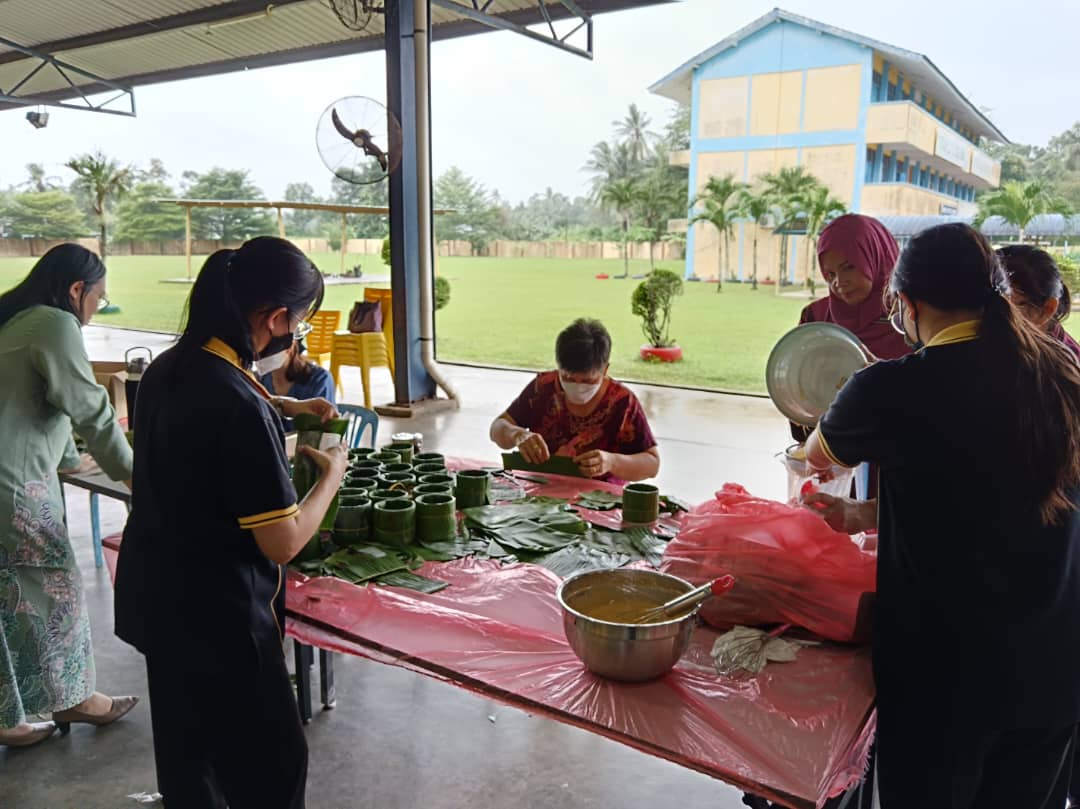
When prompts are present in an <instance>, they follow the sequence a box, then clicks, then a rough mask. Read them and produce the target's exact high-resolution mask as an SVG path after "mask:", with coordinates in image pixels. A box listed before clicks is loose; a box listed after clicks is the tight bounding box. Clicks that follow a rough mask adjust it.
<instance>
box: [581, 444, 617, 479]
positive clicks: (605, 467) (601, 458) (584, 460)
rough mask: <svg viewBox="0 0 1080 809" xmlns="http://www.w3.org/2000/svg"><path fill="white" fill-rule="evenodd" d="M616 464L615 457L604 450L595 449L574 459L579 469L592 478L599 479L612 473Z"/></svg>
mask: <svg viewBox="0 0 1080 809" xmlns="http://www.w3.org/2000/svg"><path fill="white" fill-rule="evenodd" d="M614 462H615V456H614V455H613V454H612V453H610V452H604V451H603V450H602V449H594V450H591V451H590V452H585V453H582V454H581V455H578V456H577V457H576V458H574V463H576V464H577V465H578V468H579V469H581V471H582V472H584V473H585V474H586V475H588V476H589V477H591V478H598V477H601V476H603V475H606V474H608V473H609V472H611V467H612V465H613V464H614Z"/></svg>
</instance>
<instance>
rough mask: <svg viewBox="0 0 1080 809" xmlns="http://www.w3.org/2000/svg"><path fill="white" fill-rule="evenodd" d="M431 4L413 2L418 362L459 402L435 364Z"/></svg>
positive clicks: (452, 398)
mask: <svg viewBox="0 0 1080 809" xmlns="http://www.w3.org/2000/svg"><path fill="white" fill-rule="evenodd" d="M430 3H431V0H413V9H414V12H413V13H414V14H415V23H416V30H415V31H414V32H413V36H414V38H415V53H416V151H417V155H416V184H417V186H418V191H419V194H418V197H419V205H418V212H417V213H418V219H419V227H418V236H419V238H418V241H419V243H420V244H419V247H420V256H419V258H420V359H421V362H422V363H423V365H424V370H426V371H427V372H428V375H430V376H431V378H432V379H433V380H434V381H435V384H436V385H438V386H439V387H440V388H442V389H443V391H444V392H445V393H446V396H447V398H449V399H451V400H453V401H455V402H459V401H460V400H459V398H458V394H457V392H456V391H455V390H454V389H453V388H452V387H451V386H450V383H449V382H447V381H446V377H445V376H443V374H442V371H441V370H440V369H439V366H438V363H436V362H435V267H434V264H435V257H434V256H435V252H434V240H433V239H432V234H431V223H432V213H431V67H430V59H429V57H430V54H431V43H430V41H429V34H430V32H431V23H430V20H429V16H430V12H431V5H430Z"/></svg>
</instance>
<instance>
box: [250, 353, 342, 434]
mask: <svg viewBox="0 0 1080 809" xmlns="http://www.w3.org/2000/svg"><path fill="white" fill-rule="evenodd" d="M306 354H307V348H306V347H305V346H304V341H303V340H295V341H294V342H293V344H292V345H291V346H289V348H287V349H285V350H284V351H279V352H278V353H277V354H271V355H270V356H269V357H264V358H263V359H260V360H256V362H255V373H256V374H258V375H259V381H260V382H261V383H262V384H263V387H264V388H266V389H267V390H268V391H270V394H271V395H273V396H288V397H289V398H290V399H299V400H300V401H305V400H307V399H326V401H328V402H330V403H331V404H337V400H336V399H335V390H334V388H335V385H334V378H333V377H332V376H330V372H329V371H327V370H326V369H325V368H323V367H322V366H321V365H318V364H316V363H314V362H312V361H311V360H309V359H308V358H307V356H306ZM284 425H285V431H286V432H291V431H292V428H293V425H292V419H284Z"/></svg>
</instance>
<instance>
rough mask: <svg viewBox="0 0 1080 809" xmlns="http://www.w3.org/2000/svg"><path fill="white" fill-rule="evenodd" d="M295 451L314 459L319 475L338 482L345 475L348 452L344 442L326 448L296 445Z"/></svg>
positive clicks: (347, 465) (347, 466)
mask: <svg viewBox="0 0 1080 809" xmlns="http://www.w3.org/2000/svg"><path fill="white" fill-rule="evenodd" d="M296 451H297V452H299V453H300V454H301V455H305V456H307V457H308V458H310V459H311V460H312V461H314V462H315V466H317V467H318V468H319V474H320V475H321V476H323V477H329V478H331V479H332V480H336V481H337V482H338V483H340V482H341V480H342V479H343V478H344V477H345V472H346V471H347V470H348V468H349V453H348V452H347V451H346V449H345V445H344V444H338V445H336V446H333V447H330V448H328V449H315V448H314V447H308V446H302V447H297V450H296Z"/></svg>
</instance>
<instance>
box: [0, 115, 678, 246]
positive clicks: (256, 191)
mask: <svg viewBox="0 0 1080 809" xmlns="http://www.w3.org/2000/svg"><path fill="white" fill-rule="evenodd" d="M679 118H680V116H676V119H679ZM681 120H682V121H683V123H682V124H678V123H676V122H673V123H672V124H671V125H669V127H668V131H667V132H666V133H665V136H664V137H663V138H659V137H657V136H655V135H654V134H653V133H651V132H649V131H648V125H649V121H648V118H646V117H644V116H642V115H641V114H640V113H639V112H638V110H637V107H636V106H634V105H631V107H630V112H629V114H628V116H627V118H626V120H624V121H621V122H616V124H615V129H616V133H617V137H616V139H615V140H613V141H612V142H611V143H605V144H603V145H602V146H603V147H604V148H606V149H607V150H609V152H610V153H612V154H614V155H615V156H616V159H617V160H618V161H619V162H618V165H617V166H611V167H608V166H602V165H601V164H600V163H599V162H597V157H598V155H600V154H601V153H602V151H603V150H602V149H601V145H598V146H597V147H596V148H594V150H593V159H591V160H590V161H589V163H588V164H587V165H586V167H585V168H586V170H588V171H589V172H591V173H592V174H593V175H594V178H593V183H592V193H591V194H589V195H581V196H577V197H570V196H568V195H566V194H563V193H560V192H558V191H555V190H553V189H551V188H547V189H545V190H544V191H543V192H542V193H536V194H533V195H532V196H530V197H529V198H528V199H527V200H526V201H524V202H520V203H517V204H511V203H509V202H507V201H506V200H505V199H503V198H502V197H501V196H500V195H499V193H498V192H497V191H494V190H489V189H487V188H486V187H485V186H484V185H483V184H482V183H480V182H479V181H477V180H476V179H474V178H472V177H470V176H468V175H467V174H466V173H465V172H464V171H462V170H461V169H460V168H458V167H456V166H451V167H450V168H448V169H447V170H446V171H444V172H443V173H442V174H440V175H439V176H438V177H437V179H436V180H435V184H434V201H435V204H436V206H437V207H440V208H444V209H450V210H451V211H452V213H449V214H447V215H443V216H439V217H437V218H436V236H437V238H439V239H440V240H444V239H453V240H462V241H467V242H469V243H470V244H471V245H472V246H473V247H474V248H477V249H482V248H483V247H484V246H486V245H487V244H488V243H489V242H491V241H493V240H495V239H509V240H520V241H543V240H549V239H562V240H572V241H597V240H621V241H623V242H625V241H626V240H627V239H633V240H636V241H645V240H659V239H660V238H662V237H663V236H664V234H665V233H666V231H667V220H668V219H670V218H674V217H679V216H685V207H686V202H685V201H686V171H685V169H678V168H673V167H670V166H668V165H667V162H668V150H669V148H670V147H671V146H672V144H673V143H675V142H676V141H677V140H678V139H679V138H680V137H681V138H682V139H683V140H687V139H688V137H689V113H688V112H683V113H681ZM64 165H65V168H66V169H68V170H69V171H70V172H71V175H70V176H69V177H67V178H66V179H65V178H61V177H56V176H52V175H50V174H49V173H48V172H47V171H46V170H45V168H44V167H43V166H42V165H41V164H39V163H29V164H27V166H26V179H25V180H24V181H23V182H21V183H19V184H16V185H13V186H11V187H9V188H7V189H6V190H0V236H2V237H7V238H38V239H68V238H74V237H79V236H88V235H91V234H93V235H96V236H97V238H98V240H99V242H100V247H101V249H102V253H103V254H105V253H106V252H107V249H108V242H109V241H110V240H117V241H165V240H170V239H179V238H183V236H184V233H185V215H184V211H183V209H182V208H181V207H179V206H177V205H173V204H163V203H161V202H160V200H162V199H172V198H178V197H183V198H189V199H219V200H265V199H267V197H266V194H265V193H264V192H263V191H262V189H261V188H259V187H258V186H257V185H256V184H255V183H254V182H253V181H252V179H251V177H250V175H249V173H248V172H247V171H246V170H242V169H227V168H220V167H215V168H212V169H210V170H209V171H205V172H193V171H185V172H183V173H181V174H180V175H179V177H178V178H174V177H173V175H172V174H170V172H169V171H168V170H167V169H166V167H165V164H164V163H163V162H162V161H161V160H158V159H153V160H151V161H150V163H149V165H147V166H144V167H137V166H132V165H129V164H125V163H123V162H122V161H120V160H118V159H117V158H115V157H111V156H109V155H106V154H104V153H103V152H101V151H95V152H93V153H88V154H81V155H77V156H75V157H73V158H72V159H71V160H69V161H67V162H66V163H65V164H64ZM609 168H610V169H611V170H610V171H609ZM367 171H368V172H378V171H379V170H378V169H377V167H375V166H371V167H369V168H368V169H367ZM601 173H602V174H604V176H605V178H607V179H603V180H602V179H601V178H600V177H599V175H600V174H601ZM360 179H362V180H365V179H366V180H377V178H376V177H375V176H371V177H368V176H365V174H364V172H361V177H360ZM608 180H611V181H619V182H622V183H623V184H624V187H625V188H632V194H633V197H632V198H630V197H625V198H617V197H616V196H614V195H613V192H612V190H611V188H610V183H609V182H608ZM284 200H285V201H287V202H328V203H335V204H344V205H359V206H368V207H385V206H387V205H388V204H389V202H388V187H387V183H386V182H385V181H376V182H369V183H364V184H354V183H349V182H345V181H343V180H341V179H339V178H336V177H335V178H334V179H333V181H332V182H331V185H330V193H329V195H327V196H320V195H319V194H318V193H316V191H315V188H314V186H313V185H312V184H311V183H309V182H293V183H289V185H288V186H287V187H286V189H285V194H284ZM284 216H285V227H286V232H287V233H288V234H289V235H290V236H295V237H316V238H319V237H321V238H326V239H327V240H328V241H329V242H330V245H331V247H332V248H333V249H337V247H338V246H339V243H340V238H341V218H340V215H338V214H334V213H328V212H323V211H312V210H295V211H286V212H285V214H284ZM276 232H277V226H276V221H275V220H274V218H273V216H272V215H271V212H270V211H268V210H260V209H213V208H195V209H193V210H192V236H193V237H194V238H196V239H221V240H225V241H232V240H237V239H244V238H249V237H251V236H256V235H259V234H271V233H276ZM388 232H389V223H388V221H387V218H386V217H384V216H375V215H372V216H352V217H349V219H348V220H347V233H346V235H347V236H349V237H350V238H365V239H377V238H384V237H385V236H386V235H387V234H388Z"/></svg>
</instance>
